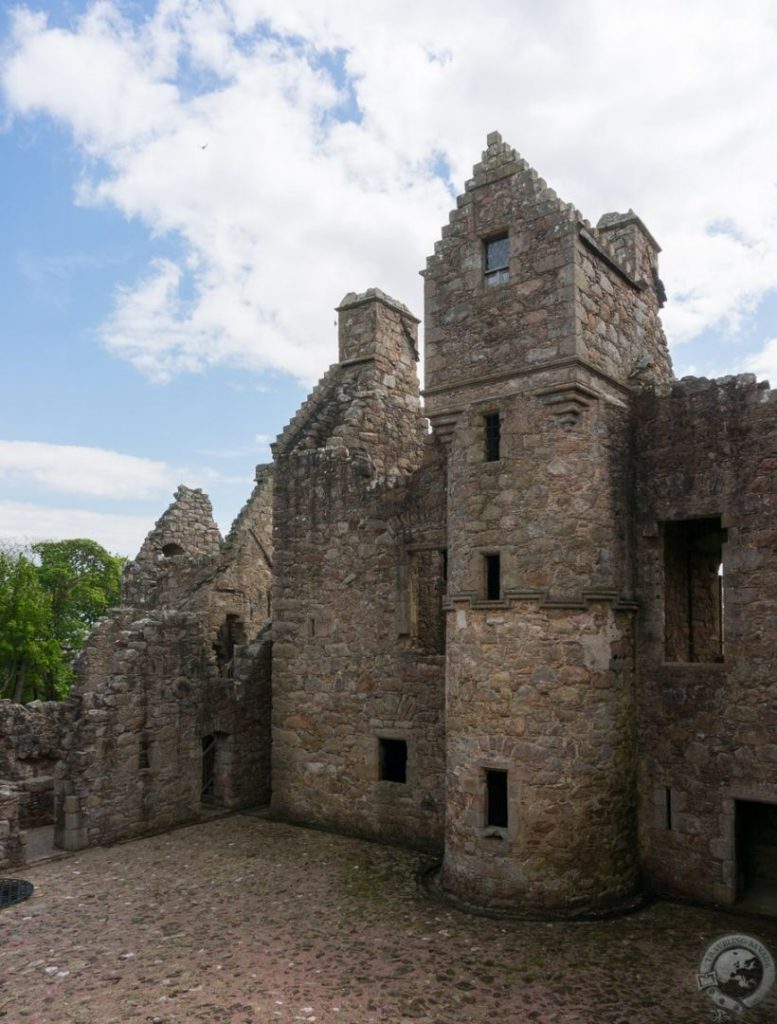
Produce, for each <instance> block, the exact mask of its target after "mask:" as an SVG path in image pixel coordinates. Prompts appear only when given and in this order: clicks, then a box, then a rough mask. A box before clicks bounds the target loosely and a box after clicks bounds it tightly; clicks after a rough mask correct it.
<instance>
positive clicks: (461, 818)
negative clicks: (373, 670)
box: [424, 133, 671, 913]
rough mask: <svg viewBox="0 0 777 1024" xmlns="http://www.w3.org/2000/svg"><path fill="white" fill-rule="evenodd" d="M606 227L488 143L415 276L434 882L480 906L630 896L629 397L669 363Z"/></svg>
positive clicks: (638, 233) (608, 902) (635, 240)
mask: <svg viewBox="0 0 777 1024" xmlns="http://www.w3.org/2000/svg"><path fill="white" fill-rule="evenodd" d="M615 224H617V228H618V231H619V232H620V234H619V235H618V246H617V247H616V246H615V245H613V244H611V243H610V240H609V237H608V230H607V228H604V229H603V230H601V231H599V230H597V229H596V228H593V227H592V226H591V225H590V224H588V223H587V222H585V221H583V220H582V219H581V218H580V215H579V214H578V213H577V211H576V210H574V209H573V208H572V207H570V206H568V205H567V204H565V203H563V202H561V201H560V200H559V199H558V197H557V196H556V195H555V193H554V192H553V191H552V190H550V189H549V188H548V187H547V186H546V185H545V183H544V182H543V181H542V180H541V179H539V178H538V177H537V174H536V172H534V171H533V170H532V169H531V168H530V167H528V165H527V164H526V162H525V161H523V160H522V159H521V158H520V157H519V156H518V155H517V154H516V153H515V151H514V150H513V149H511V148H510V147H509V146H507V145H505V144H504V143H503V142H502V141H501V138H500V137H499V135H498V134H496V133H494V134H493V135H490V136H489V139H488V149H487V150H486V152H485V153H484V154H483V161H482V163H480V164H478V165H477V166H476V168H475V174H474V177H473V179H472V180H470V181H469V182H467V186H466V191H465V194H464V195H463V196H461V197H459V200H458V207H457V209H456V210H455V211H454V212H453V213H452V214H451V218H450V223H449V225H448V226H447V227H446V228H444V229H443V236H442V240H441V241H440V242H438V243H437V245H436V247H435V253H434V255H433V256H432V257H430V259H429V261H428V265H427V269H426V271H425V272H424V277H425V282H426V324H427V328H426V366H427V371H426V388H425V397H426V411H427V414H428V415H429V417H430V419H431V422H432V425H433V428H434V430H435V432H436V433H437V434H438V435H439V436H440V437H441V438H443V439H444V440H445V441H446V443H447V448H448V522H447V528H448V566H449V570H448V572H449V575H448V598H447V674H446V735H447V751H446V754H447V769H446V799H447V807H446V837H445V858H444V864H443V872H442V884H443V886H444V887H445V888H446V889H448V890H450V891H451V892H452V893H454V894H456V895H457V896H459V897H460V898H462V899H465V900H466V901H468V902H471V903H475V904H479V905H485V906H493V907H504V908H508V909H513V910H530V911H534V912H537V911H539V912H548V913H568V912H581V911H588V910H592V909H604V908H607V907H611V906H613V905H617V904H618V903H619V902H621V901H622V900H624V899H625V898H627V897H629V896H631V895H632V894H633V893H634V891H635V889H636V887H637V880H638V871H637V855H636V851H637V842H636V808H635V803H636V783H635V764H636V756H635V734H634V724H635V723H634V713H635V712H634V693H633V687H634V622H633V620H634V610H635V608H634V604H633V602H632V600H631V597H630V594H631V585H632V584H631V564H630V555H629V431H628V405H629V396H630V394H631V391H632V388H633V387H635V386H637V381H638V379H639V377H640V375H641V376H642V379H645V377H647V378H649V379H652V380H667V379H670V377H671V366H670V363H669V357H668V354H667V350H666V344H665V340H664V337H663V333H662V331H661V326H660V322H659V320H658V315H657V313H658V308H659V305H660V301H661V295H660V291H661V289H660V287H659V286H660V281H659V279H658V276H657V272H655V273H652V274H651V277H650V279H649V280H645V278H644V275H643V277H640V278H639V279H637V277H636V276H635V273H636V271H635V267H637V266H639V268H641V269H642V270H643V271H644V268H645V267H647V268H648V269H652V270H653V271H655V270H656V266H655V260H656V253H657V246H655V243H654V242H653V240H652V237H651V236H649V234H648V233H647V231H646V230H645V229H644V227H643V226H642V224H641V221H639V218H637V217H636V216H634V215H633V214H631V215H630V217H629V218H620V219H617V220H613V225H615ZM621 235H622V237H621ZM626 251H629V252H632V253H634V252H636V253H638V255H639V259H638V260H637V259H634V260H631V261H629V262H628V264H627V263H626V262H625V261H624V259H623V255H622V254H623V253H624V252H626ZM651 261H652V262H651Z"/></svg>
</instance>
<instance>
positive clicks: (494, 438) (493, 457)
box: [483, 412, 502, 462]
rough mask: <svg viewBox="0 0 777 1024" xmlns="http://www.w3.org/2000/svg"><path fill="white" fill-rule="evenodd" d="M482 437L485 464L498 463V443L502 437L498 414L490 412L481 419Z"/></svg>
mask: <svg viewBox="0 0 777 1024" xmlns="http://www.w3.org/2000/svg"><path fill="white" fill-rule="evenodd" d="M483 435H484V441H485V457H486V462H498V461H499V442H500V440H501V435H502V424H501V420H500V418H499V413H498V412H490V413H488V414H487V415H486V416H484V417H483Z"/></svg>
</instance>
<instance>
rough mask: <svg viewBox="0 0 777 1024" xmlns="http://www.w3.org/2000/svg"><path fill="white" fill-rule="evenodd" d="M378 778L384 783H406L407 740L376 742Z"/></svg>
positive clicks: (380, 740)
mask: <svg viewBox="0 0 777 1024" xmlns="http://www.w3.org/2000/svg"><path fill="white" fill-rule="evenodd" d="M378 745H379V750H378V752H379V755H380V777H381V779H383V780H384V781H385V782H407V740H389V739H385V738H383V737H381V738H380V739H379V740H378Z"/></svg>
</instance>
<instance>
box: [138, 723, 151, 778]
mask: <svg viewBox="0 0 777 1024" xmlns="http://www.w3.org/2000/svg"><path fill="white" fill-rule="evenodd" d="M150 767H151V737H150V736H149V734H148V733H147V732H146V730H145V729H141V730H140V732H139V733H138V769H139V771H142V772H143V771H146V770H147V769H149V768H150Z"/></svg>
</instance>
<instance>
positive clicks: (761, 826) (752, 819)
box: [735, 800, 777, 915]
mask: <svg viewBox="0 0 777 1024" xmlns="http://www.w3.org/2000/svg"><path fill="white" fill-rule="evenodd" d="M735 823H736V858H737V896H738V905H739V906H741V907H742V908H743V909H746V910H752V911H754V912H757V913H760V914H772V915H777V804H767V803H760V802H757V801H754V800H752V801H751V800H737V801H736V818H735Z"/></svg>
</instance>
